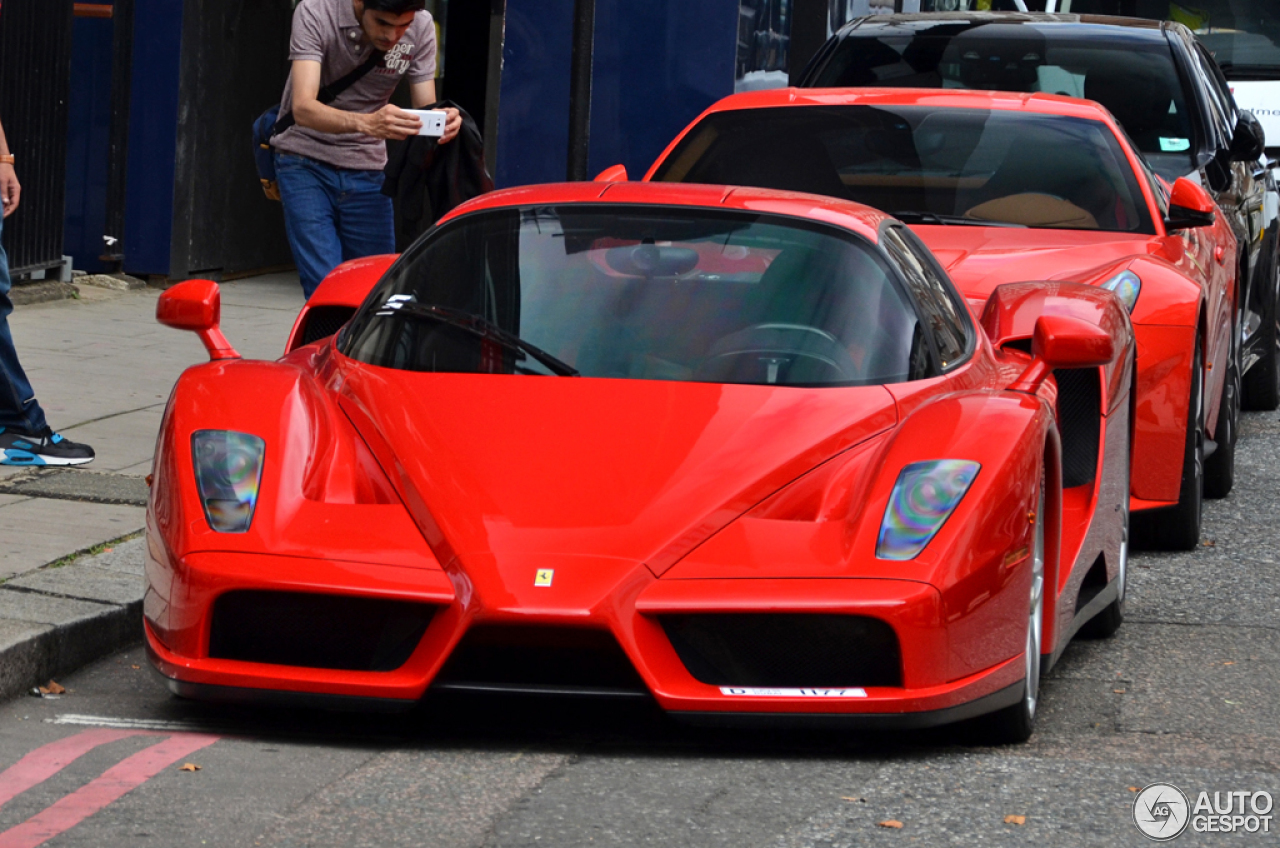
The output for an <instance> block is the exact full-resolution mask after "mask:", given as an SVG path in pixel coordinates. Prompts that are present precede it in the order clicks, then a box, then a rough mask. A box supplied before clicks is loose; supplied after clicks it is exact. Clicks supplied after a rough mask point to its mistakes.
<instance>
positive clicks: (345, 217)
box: [275, 153, 396, 298]
mask: <svg viewBox="0 0 1280 848" xmlns="http://www.w3.org/2000/svg"><path fill="white" fill-rule="evenodd" d="M275 159H276V183H277V185H279V187H280V201H281V203H282V204H283V205H284V229H285V233H286V234H287V235H288V237H289V248H290V250H292V251H293V261H294V263H295V264H296V265H297V266H298V277H299V278H300V280H301V282H302V291H303V293H304V294H305V295H306V296H307V297H308V298H310V297H311V294H312V292H314V291H315V290H316V286H318V285H320V281H321V280H323V279H324V278H325V276H326V275H327V274H328V273H329V272H330V271H332V270H333V269H334V268H336V267H337V266H338V264H339V263H341V262H345V261H346V260H348V259H356V258H358V257H361V256H373V255H376V254H379V253H395V251H396V236H395V218H394V214H393V212H392V207H391V198H389V197H387V196H386V195H384V194H383V193H382V191H381V189H382V172H381V171H355V170H351V169H348V168H335V167H334V166H332V165H328V164H325V163H324V162H317V161H316V160H315V159H308V158H307V157H305V156H295V155H293V154H292V153H277V154H276V155H275Z"/></svg>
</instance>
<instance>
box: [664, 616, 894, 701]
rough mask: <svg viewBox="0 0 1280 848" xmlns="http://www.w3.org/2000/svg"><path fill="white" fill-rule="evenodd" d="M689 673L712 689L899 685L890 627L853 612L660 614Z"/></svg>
mask: <svg viewBox="0 0 1280 848" xmlns="http://www.w3.org/2000/svg"><path fill="white" fill-rule="evenodd" d="M660 620H661V622H662V628H663V630H665V631H666V633H667V638H668V639H670V640H671V645H672V647H674V648H675V650H676V653H677V654H678V655H679V656H680V661H681V662H683V663H684V666H685V668H687V669H688V670H689V673H690V674H692V675H693V676H694V678H696V679H697V680H699V681H701V682H702V683H710V684H712V685H713V686H761V687H778V688H782V687H786V688H792V687H798V688H809V687H814V688H847V687H853V686H858V687H862V686H901V685H902V661H901V657H900V653H899V650H898V637H897V634H895V633H894V631H893V628H892V627H890V626H889V625H888V624H886V623H885V622H883V621H881V620H880V619H877V618H868V617H866V616H858V615H826V614H773V613H711V614H699V615H664V616H660Z"/></svg>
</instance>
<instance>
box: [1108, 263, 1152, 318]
mask: <svg viewBox="0 0 1280 848" xmlns="http://www.w3.org/2000/svg"><path fill="white" fill-rule="evenodd" d="M1100 288H1104V289H1106V290H1107V291H1111V292H1115V293H1116V297H1118V298H1120V302H1121V303H1123V304H1124V308H1125V309H1128V310H1129V311H1130V312H1133V307H1134V304H1136V303H1137V302H1138V295H1139V294H1141V293H1142V278H1141V277H1139V276H1138V275H1137V274H1135V273H1133V272H1132V271H1121V272H1120V273H1119V274H1116V275H1115V276H1114V277H1112V278H1111V279H1109V280H1107V281H1106V282H1105V283H1103V284H1102V285H1101V286H1100Z"/></svg>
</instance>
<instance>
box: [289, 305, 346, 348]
mask: <svg viewBox="0 0 1280 848" xmlns="http://www.w3.org/2000/svg"><path fill="white" fill-rule="evenodd" d="M355 314H356V311H355V309H353V308H351V307H350V306H315V307H312V308H311V309H309V310H307V323H306V324H304V325H303V327H302V344H303V345H309V344H311V343H312V342H318V341H320V340H321V339H327V338H328V337H329V336H332V335H333V334H334V333H336V332H338V330H340V329H342V325H343V324H345V323H347V322H348V321H350V320H351V316H352V315H355Z"/></svg>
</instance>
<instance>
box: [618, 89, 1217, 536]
mask: <svg viewBox="0 0 1280 848" xmlns="http://www.w3.org/2000/svg"><path fill="white" fill-rule="evenodd" d="M612 176H613V177H614V178H616V177H617V175H612ZM645 179H647V180H653V181H656V182H683V183H714V184H724V183H730V184H735V185H748V186H757V187H765V188H779V189H791V190H793V191H807V192H813V193H815V194H824V195H829V196H832V197H839V198H843V199H848V200H855V201H858V202H860V203H866V204H868V205H871V206H874V207H876V208H878V209H884V210H886V211H887V212H889V214H891V215H894V216H896V217H898V218H899V219H901V220H903V221H905V222H906V223H908V224H910V225H911V228H912V229H913V230H914V231H915V232H916V233H917V234H918V235H919V236H920V238H921V239H923V240H924V242H925V244H927V245H928V246H929V249H930V250H931V251H933V254H934V255H935V256H936V257H937V258H938V259H939V261H941V262H942V264H943V265H944V267H945V268H946V270H947V273H948V274H950V275H951V277H952V278H953V279H954V280H955V282H956V285H957V286H959V287H960V290H961V291H963V292H964V294H965V296H966V297H967V298H968V299H969V301H970V303H971V304H972V305H973V306H974V308H975V309H981V308H982V304H983V303H984V302H986V300H987V298H988V297H989V296H990V294H991V292H992V290H993V289H995V288H996V287H997V286H999V285H1001V284H1003V283H1010V282H1020V281H1037V280H1046V281H1058V280H1072V281H1075V282H1080V283H1088V284H1092V285H1100V286H1103V287H1105V288H1110V289H1112V290H1114V291H1115V292H1116V293H1117V294H1118V295H1119V296H1120V297H1121V299H1122V300H1123V301H1124V302H1125V304H1126V306H1127V307H1128V308H1129V310H1130V312H1131V313H1132V318H1133V324H1134V333H1135V335H1136V336H1137V341H1138V398H1137V418H1136V423H1135V426H1136V438H1135V441H1134V448H1133V450H1134V465H1133V479H1132V486H1133V488H1132V495H1133V499H1132V508H1133V510H1134V511H1135V513H1137V514H1136V515H1135V525H1138V524H1139V522H1140V524H1141V527H1142V529H1143V536H1144V538H1145V539H1146V540H1147V541H1148V542H1150V543H1153V544H1156V545H1160V546H1166V547H1172V548H1181V549H1190V548H1194V547H1195V546H1196V545H1197V544H1198V543H1199V538H1200V516H1201V496H1202V494H1204V495H1208V496H1210V497H1223V496H1225V495H1226V494H1227V493H1228V492H1229V491H1230V490H1231V487H1232V483H1233V478H1234V467H1235V458H1234V449H1235V438H1236V436H1235V429H1236V423H1237V417H1238V413H1239V397H1240V392H1239V383H1240V374H1239V372H1238V370H1237V365H1238V360H1239V357H1238V356H1236V347H1235V345H1236V340H1234V339H1233V338H1232V332H1231V328H1232V326H1233V321H1232V317H1233V315H1234V314H1235V310H1236V306H1237V304H1236V302H1235V297H1236V291H1237V286H1236V282H1237V281H1236V276H1237V269H1238V267H1239V262H1237V260H1236V239H1235V237H1234V235H1233V234H1232V231H1231V229H1230V227H1229V226H1228V225H1227V223H1226V221H1225V219H1224V218H1223V216H1221V215H1218V214H1216V210H1217V207H1216V206H1215V205H1214V203H1213V200H1212V199H1211V198H1210V197H1209V196H1208V194H1207V193H1206V192H1205V191H1204V190H1203V189H1202V188H1200V186H1198V185H1196V184H1194V183H1193V182H1191V181H1190V180H1187V179H1178V180H1177V181H1176V182H1175V183H1174V184H1173V186H1172V187H1169V186H1167V185H1166V184H1165V183H1164V182H1163V181H1162V180H1160V178H1159V177H1157V176H1156V175H1155V174H1154V173H1153V172H1152V171H1151V170H1150V169H1149V168H1148V166H1147V163H1146V161H1145V160H1144V159H1143V158H1142V156H1141V155H1139V154H1138V153H1136V152H1135V151H1134V149H1133V146H1132V145H1131V143H1130V142H1129V140H1128V139H1127V137H1126V136H1125V135H1124V133H1123V132H1122V131H1121V130H1120V129H1119V128H1118V126H1117V125H1116V122H1115V119H1114V118H1112V116H1111V115H1110V113H1108V112H1107V111H1106V109H1104V108H1102V107H1101V106H1099V105H1098V104H1097V103H1093V102H1091V101H1087V100H1077V99H1074V98H1069V97H1059V96H1056V95H1048V94H1017V93H1011V92H989V91H960V90H950V89H948V90H930V89H905V88H904V89H789V90H777V91H761V92H753V93H750V94H742V95H734V96H731V97H728V98H725V99H724V100H722V101H720V102H719V103H717V104H715V105H714V106H712V107H711V108H710V109H709V110H708V111H707V112H706V113H705V114H704V115H702V116H701V117H700V118H699V119H698V120H697V121H695V122H694V123H693V124H692V125H691V126H690V127H689V128H688V129H686V130H685V132H684V133H683V134H682V135H681V136H680V137H679V138H678V139H677V140H676V141H675V142H674V143H673V144H672V145H671V146H670V147H669V148H668V149H667V151H666V152H664V153H663V155H662V156H661V157H659V159H658V161H657V163H655V165H654V166H653V168H652V169H651V170H650V172H649V174H648V175H647V176H646V177H645ZM1091 465H1092V457H1091V456H1089V455H1087V454H1086V455H1084V456H1082V457H1081V462H1080V468H1081V469H1082V471H1087V469H1089V468H1090V467H1091ZM1072 466H1074V462H1071V461H1069V462H1068V467H1069V468H1070V467H1072ZM1076 479H1078V478H1077V477H1076V476H1075V475H1074V474H1073V473H1071V472H1070V471H1069V472H1068V475H1067V486H1068V488H1070V487H1071V486H1072V485H1075V482H1074V481H1075V480H1076ZM1135 529H1136V527H1135Z"/></svg>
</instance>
